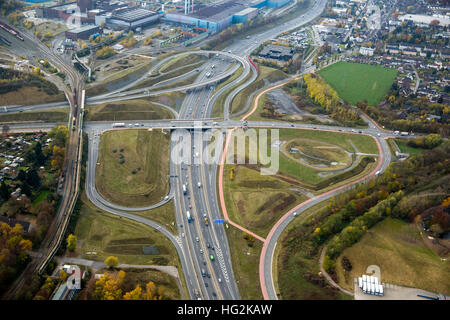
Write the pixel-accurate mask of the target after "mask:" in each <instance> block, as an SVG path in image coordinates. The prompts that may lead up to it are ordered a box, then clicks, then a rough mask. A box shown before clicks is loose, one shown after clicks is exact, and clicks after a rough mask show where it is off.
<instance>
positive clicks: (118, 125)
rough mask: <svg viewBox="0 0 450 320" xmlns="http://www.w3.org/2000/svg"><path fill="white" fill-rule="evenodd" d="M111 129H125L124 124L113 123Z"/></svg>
mask: <svg viewBox="0 0 450 320" xmlns="http://www.w3.org/2000/svg"><path fill="white" fill-rule="evenodd" d="M112 126H113V128H123V127H125V123H124V122H116V123H113V125H112Z"/></svg>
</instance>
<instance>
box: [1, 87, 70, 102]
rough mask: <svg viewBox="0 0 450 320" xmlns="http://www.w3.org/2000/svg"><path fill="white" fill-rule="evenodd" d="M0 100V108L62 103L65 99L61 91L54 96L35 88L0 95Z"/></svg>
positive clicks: (25, 88) (23, 88)
mask: <svg viewBox="0 0 450 320" xmlns="http://www.w3.org/2000/svg"><path fill="white" fill-rule="evenodd" d="M0 98H1V99H0V106H9V105H21V106H27V105H35V104H42V103H49V102H58V101H64V100H65V99H66V98H65V96H64V93H63V92H62V91H59V92H58V94H56V95H49V94H47V93H46V92H44V90H42V89H39V88H37V87H22V88H20V89H19V90H16V91H11V92H8V93H3V94H0Z"/></svg>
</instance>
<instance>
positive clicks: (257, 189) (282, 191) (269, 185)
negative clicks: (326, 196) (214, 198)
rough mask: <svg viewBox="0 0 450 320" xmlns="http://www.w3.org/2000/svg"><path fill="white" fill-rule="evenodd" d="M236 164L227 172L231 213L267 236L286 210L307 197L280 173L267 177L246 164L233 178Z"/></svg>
mask: <svg viewBox="0 0 450 320" xmlns="http://www.w3.org/2000/svg"><path fill="white" fill-rule="evenodd" d="M232 167H233V166H232V165H226V166H225V172H224V174H225V179H224V196H225V202H226V204H227V211H228V215H229V216H230V219H231V220H233V221H234V222H236V223H238V224H240V225H242V226H245V227H246V228H248V229H249V230H251V231H253V232H255V233H256V234H258V235H259V236H262V237H266V236H267V234H268V233H269V231H270V229H271V228H272V225H273V224H274V223H275V222H276V221H277V220H278V219H279V218H280V217H281V216H282V215H283V214H284V213H286V212H287V211H288V210H289V209H291V208H292V207H294V206H295V205H297V204H299V203H301V202H303V201H305V200H306V199H307V198H306V197H305V196H304V195H302V194H300V193H299V192H296V191H294V190H292V189H291V187H292V185H291V184H290V183H288V182H286V181H283V180H281V179H280V178H279V177H278V176H263V175H261V174H260V172H259V170H255V169H252V168H249V167H245V166H237V168H236V170H235V174H234V177H233V180H230V178H229V176H230V170H231V168H232Z"/></svg>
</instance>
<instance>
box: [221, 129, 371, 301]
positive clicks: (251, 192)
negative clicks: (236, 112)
mask: <svg viewBox="0 0 450 320" xmlns="http://www.w3.org/2000/svg"><path fill="white" fill-rule="evenodd" d="M293 138H303V139H309V140H315V141H317V144H318V145H319V144H321V143H324V142H327V143H328V144H333V145H335V146H338V147H339V148H342V149H344V150H346V151H349V152H354V149H353V147H352V145H351V144H350V142H349V140H351V141H352V142H353V143H354V144H355V146H356V147H357V148H358V150H359V151H362V152H367V153H376V151H377V148H376V144H375V142H374V141H373V140H372V139H371V138H370V137H365V136H361V135H351V134H343V133H342V134H336V133H329V132H320V131H314V130H292V129H284V130H280V139H282V140H284V139H286V140H287V139H293ZM269 139H270V136H269ZM247 152H248V151H247ZM370 166H371V164H369V165H368V166H367V167H366V168H364V167H363V168H362V169H363V170H362V171H361V172H359V173H355V174H356V176H360V175H362V174H366V173H367V172H368V170H367V168H368V167H370ZM232 167H233V165H228V164H227V165H225V168H224V196H225V203H226V206H227V211H228V215H229V216H230V219H231V220H233V221H234V222H236V223H239V224H240V225H242V226H244V227H246V228H248V229H249V230H251V231H253V232H255V233H256V234H258V235H260V236H262V237H266V236H267V234H268V232H269V231H270V229H271V228H272V226H273V224H274V223H275V222H276V221H277V220H278V219H279V218H280V217H281V216H282V215H283V214H285V213H286V212H287V211H288V210H289V209H290V208H292V207H294V206H295V205H297V204H299V203H301V202H303V201H305V200H306V199H307V196H306V195H305V194H304V193H305V192H311V191H313V190H308V189H307V188H305V185H308V184H307V183H306V184H305V183H304V179H307V182H309V183H314V182H315V181H320V179H322V180H323V181H325V180H327V179H329V178H328V177H326V178H320V177H319V178H320V179H318V178H317V173H318V171H317V170H314V169H311V168H308V167H305V166H302V165H300V164H299V163H296V162H294V161H293V160H290V159H288V158H286V157H284V156H283V155H281V154H280V168H279V171H278V173H277V174H276V175H274V176H262V175H260V172H259V168H260V167H259V165H258V166H255V165H253V166H250V165H238V166H236V171H235V173H234V175H233V180H230V170H231V168H232ZM350 178H352V179H355V178H356V177H355V176H351V175H350V176H343V177H342V180H341V181H339V182H337V183H336V184H332V186H333V187H335V186H337V185H339V184H342V183H345V181H348V180H349V179H350ZM325 190H326V188H325ZM323 191H324V190H323V189H322V190H320V192H323ZM317 193H319V192H317ZM307 215H308V214H305V216H307ZM227 233H228V241H229V245H230V248H231V252H232V253H231V255H232V263H233V270H234V274H235V276H236V279H237V280H238V281H239V282H238V286H239V289H240V292H241V295H242V298H244V299H261V292H260V288H259V285H257V286H256V285H255V284H256V283H257V284H259V273H258V267H259V253H260V250H261V248H262V243H261V242H260V241H259V240H256V239H255V240H253V241H248V239H245V238H244V236H245V234H244V233H242V232H241V231H239V230H238V229H235V228H232V227H230V229H228V230H227ZM248 253H250V254H248ZM317 261H318V257H317ZM317 265H318V264H317ZM305 268H307V270H312V269H313V268H314V263H312V262H311V263H310V264H308V265H307V266H305ZM308 268H309V269H308ZM317 269H318V267H317ZM314 272H315V269H314ZM297 277H298V276H297ZM305 285H306V284H305ZM250 287H251V288H252V289H251V290H250V289H249V288H250ZM314 290H316V291H317V292H319V291H320V290H321V289H320V288H317V289H314ZM330 292H331V293H330ZM330 292H328V293H327V294H326V295H323V296H322V298H323V299H326V298H330V297H331V296H333V297H334V296H335V295H337V296H338V297H341V298H345V297H344V296H342V295H340V294H338V293H336V292H333V291H332V290H331V291H330ZM316 296H318V293H317V294H316ZM319 298H320V297H319Z"/></svg>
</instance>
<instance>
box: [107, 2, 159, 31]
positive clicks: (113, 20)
mask: <svg viewBox="0 0 450 320" xmlns="http://www.w3.org/2000/svg"><path fill="white" fill-rule="evenodd" d="M158 20H159V15H158V13H156V12H154V11H150V10H147V9H142V8H141V7H139V6H136V7H132V8H124V9H120V10H114V11H113V13H112V14H111V15H110V16H106V17H105V24H106V26H108V27H110V28H113V29H121V30H123V29H128V30H129V29H134V30H135V29H136V28H139V27H143V26H146V25H149V24H152V23H154V22H156V21H158Z"/></svg>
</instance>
